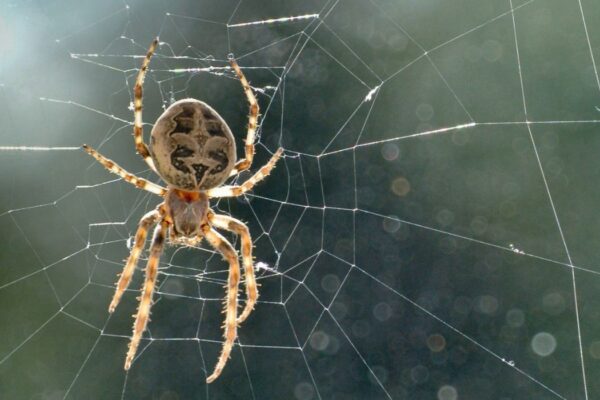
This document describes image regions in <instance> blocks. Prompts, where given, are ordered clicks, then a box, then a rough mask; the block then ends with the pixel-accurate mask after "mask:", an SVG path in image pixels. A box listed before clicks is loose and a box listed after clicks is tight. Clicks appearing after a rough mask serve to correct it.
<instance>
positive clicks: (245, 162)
mask: <svg viewBox="0 0 600 400" xmlns="http://www.w3.org/2000/svg"><path fill="white" fill-rule="evenodd" d="M229 63H230V64H231V68H233V70H234V71H235V73H236V74H237V76H238V78H239V80H240V82H241V83H242V87H243V88H244V93H246V98H247V99H248V103H249V104H250V112H249V115H248V133H247V135H246V142H245V147H244V149H245V152H246V158H244V159H242V160H240V161H238V162H237V163H236V164H235V168H234V169H233V170H232V171H231V174H230V176H233V175H236V174H239V173H240V172H242V171H245V170H247V169H248V168H250V166H251V165H252V159H253V158H254V139H255V137H256V127H257V124H258V113H259V107H258V101H257V100H256V96H254V93H253V92H252V88H251V87H250V84H248V80H247V79H246V76H244V73H243V72H242V70H241V69H240V67H239V65H238V63H237V61H235V59H233V58H231V59H230V60H229Z"/></svg>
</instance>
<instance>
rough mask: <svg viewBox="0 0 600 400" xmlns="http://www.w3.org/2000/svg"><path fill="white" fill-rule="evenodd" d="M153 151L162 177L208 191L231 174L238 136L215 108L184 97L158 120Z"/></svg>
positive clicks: (171, 181) (177, 183)
mask: <svg viewBox="0 0 600 400" xmlns="http://www.w3.org/2000/svg"><path fill="white" fill-rule="evenodd" d="M150 154H151V155H152V159H153V160H154V164H155V165H156V169H157V170H158V173H159V174H160V176H161V177H162V178H163V179H164V180H165V181H167V182H168V183H170V184H171V185H173V186H175V187H178V188H180V189H184V190H206V189H210V188H213V187H216V186H219V185H221V184H222V183H223V182H225V180H226V179H227V178H228V177H229V173H230V172H231V170H232V169H233V167H234V166H235V158H236V155H235V139H234V137H233V134H232V133H231V130H230V129H229V127H228V126H227V123H225V121H224V120H223V118H221V116H220V115H219V114H218V113H217V112H216V111H215V110H214V109H213V108H212V107H210V106H209V105H208V104H206V103H203V102H201V101H199V100H195V99H184V100H179V101H177V102H175V103H173V104H172V105H171V106H170V107H169V108H167V110H166V111H165V112H164V113H163V114H162V115H161V116H160V117H159V118H158V120H157V121H156V124H155V125H154V128H153V129H152V141H151V148H150Z"/></svg>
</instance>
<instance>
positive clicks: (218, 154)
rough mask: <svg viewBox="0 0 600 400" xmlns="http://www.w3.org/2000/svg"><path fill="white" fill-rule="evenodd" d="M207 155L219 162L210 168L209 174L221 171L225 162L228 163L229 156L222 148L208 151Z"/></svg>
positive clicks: (225, 166)
mask: <svg viewBox="0 0 600 400" xmlns="http://www.w3.org/2000/svg"><path fill="white" fill-rule="evenodd" d="M208 156H209V157H210V158H212V159H213V160H215V161H217V162H218V163H219V164H217V165H216V166H215V167H214V168H213V169H211V170H210V174H211V175H215V174H218V173H220V172H223V170H224V169H225V168H227V164H229V158H228V157H227V154H225V152H224V151H223V150H217V151H209V152H208Z"/></svg>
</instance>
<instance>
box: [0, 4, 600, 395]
mask: <svg viewBox="0 0 600 400" xmlns="http://www.w3.org/2000/svg"><path fill="white" fill-rule="evenodd" d="M1 7H2V9H3V11H4V12H3V14H5V15H6V17H2V18H1V19H0V44H1V45H2V49H3V53H4V54H5V56H4V57H3V61H2V64H1V66H2V77H1V78H0V93H1V97H0V99H1V100H0V101H1V104H2V106H3V110H4V112H3V118H2V119H1V120H0V129H1V130H0V165H1V166H0V168H1V170H2V172H3V173H2V175H1V176H2V178H1V179H2V181H1V183H2V187H3V188H4V190H2V192H1V194H0V207H1V208H0V221H1V223H0V229H1V232H2V238H3V240H2V241H1V242H0V249H1V250H0V302H1V303H0V304H1V309H2V312H1V313H0V316H1V323H0V327H1V328H0V336H1V337H2V339H3V340H2V341H1V345H0V394H1V397H2V398H7V399H25V398H32V399H81V398H93V399H117V398H122V399H147V398H155V399H161V400H164V399H191V398H194V399H217V398H228V399H229V398H239V399H299V400H309V399H342V398H343V399H351V398H357V399H358V398H360V399H364V398H368V399H431V398H437V399H439V400H455V399H475V398H477V399H483V398H489V399H532V398H535V399H553V398H560V399H590V398H597V397H598V396H600V380H598V379H595V378H596V376H598V374H599V373H600V368H599V361H598V360H599V359H600V337H599V336H598V333H597V332H598V331H599V328H600V324H599V322H598V319H599V314H598V310H599V309H600V307H599V306H600V302H599V301H598V300H597V296H598V295H597V293H598V291H597V287H598V282H599V280H598V274H599V273H600V269H599V268H600V267H598V266H597V258H598V250H597V249H598V245H597V240H595V239H596V238H597V237H598V234H600V228H599V226H600V218H599V217H598V213H597V211H596V209H597V207H596V205H597V204H598V201H599V200H600V190H599V189H597V185H596V184H595V182H596V180H597V178H598V171H599V170H600V169H599V168H600V167H599V166H598V163H597V161H596V160H597V154H598V151H597V149H598V148H599V146H600V139H598V136H597V133H596V132H597V129H598V124H599V123H600V120H599V119H598V112H599V111H600V108H599V106H600V103H599V102H598V100H597V99H598V91H599V90H600V81H599V79H598V71H597V66H596V62H595V59H594V57H595V55H596V54H597V52H598V44H599V43H600V31H599V30H598V29H597V27H596V26H597V25H598V24H597V22H598V20H599V18H600V7H599V6H598V5H597V4H595V3H594V2H592V1H589V0H573V1H559V0H545V1H544V0H507V1H481V0H464V1H461V2H443V1H439V0H422V1H419V2H414V1H407V0H401V1H391V0H370V1H362V0H343V1H339V0H337V1H336V0H311V1H303V2H299V1H298V2H292V1H286V2H279V1H272V2H271V1H270V2H265V1H261V2H259V1H251V0H222V1H220V2H214V1H201V2H194V3H192V2H179V1H175V2H169V3H164V4H160V3H158V2H150V3H148V2H141V1H138V2H132V3H127V4H125V3H122V2H118V1H112V2H102V4H94V5H88V4H85V5H83V4H79V3H75V2H70V1H63V0H61V1H57V2H52V3H49V4H46V5H41V4H30V3H26V4H13V3H7V4H4V5H2V6H1ZM157 35H158V36H160V41H161V44H160V46H159V48H158V50H157V53H156V55H155V57H154V58H153V60H152V64H151V67H150V71H149V73H148V77H147V79H146V84H145V92H144V95H145V98H144V106H145V108H144V120H145V130H146V137H147V136H148V132H149V130H150V129H151V126H152V122H153V121H154V120H155V119H156V118H157V117H158V116H159V115H160V113H161V112H162V110H163V109H164V108H165V107H167V106H168V105H169V104H171V103H172V102H173V101H175V100H178V99H182V98H185V97H194V98H198V99H201V100H204V101H206V102H208V103H209V104H211V105H212V106H213V107H214V108H215V109H217V110H218V111H219V112H220V113H221V115H222V116H223V117H224V118H225V120H226V121H228V123H229V124H230V127H231V128H232V131H233V132H234V133H235V135H236V138H237V139H238V140H239V142H238V145H239V146H238V149H240V148H241V144H242V140H243V138H244V135H245V125H246V123H247V104H246V100H245V97H244V95H243V92H242V89H241V86H240V84H239V82H238V81H237V79H236V78H235V75H234V74H233V73H232V71H231V70H230V69H229V68H228V64H227V55H228V54H229V53H233V54H235V56H236V58H237V60H238V62H239V64H240V65H241V66H242V68H243V70H244V72H245V74H246V75H247V77H248V79H249V81H250V83H251V85H252V86H253V88H254V90H255V93H256V94H257V97H258V99H259V102H260V105H261V113H262V115H263V116H262V118H261V120H260V129H259V137H258V139H257V156H256V160H255V162H254V165H253V168H252V171H255V170H256V169H257V168H258V167H259V166H260V165H262V164H264V163H265V162H266V161H267V159H268V157H269V155H270V154H271V153H272V152H273V151H274V150H275V149H276V148H277V147H278V146H282V147H283V148H284V149H285V156H284V158H283V159H282V160H281V161H280V162H279V165H278V166H277V168H276V169H275V170H274V171H273V173H272V175H271V176H269V177H268V179H266V180H265V181H264V182H263V183H261V184H260V185H259V186H258V187H257V188H256V189H255V190H254V191H253V192H252V193H250V194H248V195H246V196H245V197H243V198H239V199H232V200H222V201H220V202H218V203H215V204H214V205H213V208H214V209H215V210H216V211H217V212H219V213H224V214H229V215H232V216H235V217H236V218H239V219H242V220H244V221H246V222H247V224H248V226H249V228H250V231H251V233H252V235H253V240H254V245H255V249H254V251H255V258H256V267H257V269H258V271H257V274H258V281H259V283H260V285H261V286H260V298H259V303H258V306H257V307H256V309H255V311H254V312H253V314H252V315H251V316H250V318H249V319H248V320H247V321H246V322H245V323H244V324H243V326H242V327H241V328H240V330H239V340H238V342H237V343H236V346H235V347H234V350H233V353H232V357H231V359H230V360H229V362H228V364H227V366H226V368H225V370H224V372H223V374H222V375H221V377H220V378H219V379H218V380H217V381H216V382H215V383H214V384H211V385H206V384H205V383H204V381H205V379H206V376H207V375H208V374H210V373H211V372H212V369H213V367H214V365H215V363H216V360H217V357H218V354H219V352H220V349H221V340H222V339H221V336H222V332H221V324H222V321H223V315H222V314H221V308H222V306H221V302H222V299H223V297H224V289H223V284H224V283H225V281H226V276H227V265H226V263H225V262H224V261H223V260H222V259H221V257H220V256H219V255H217V254H215V253H214V252H213V251H212V250H211V249H210V248H209V247H208V246H205V245H204V244H201V245H200V246H198V248H182V247H176V246H171V247H169V248H167V250H166V251H165V253H164V254H163V256H162V259H161V264H160V272H159V288H158V292H157V294H156V295H155V304H154V306H153V309H152V322H151V323H150V325H149V329H148V331H147V332H146V334H145V336H144V339H143V340H142V344H141V346H140V349H139V350H138V354H137V358H136V359H135V362H134V365H133V367H132V369H131V370H130V371H129V372H128V373H125V372H124V371H123V368H122V366H123V362H124V357H125V353H126V349H127V343H128V340H129V337H130V335H131V323H132V318H131V314H132V313H134V312H135V309H136V303H137V302H136V299H135V297H136V295H137V294H136V292H137V291H138V289H139V288H140V287H141V282H142V277H143V272H142V270H143V266H144V261H145V258H143V260H141V262H140V266H139V267H138V270H137V272H136V276H135V278H134V281H133V282H132V284H131V286H130V290H128V291H127V292H126V294H125V296H124V298H123V300H122V303H121V304H120V305H119V307H118V309H117V311H116V312H115V313H114V315H112V316H111V315H109V314H108V312H107V305H108V303H109V301H110V298H111V296H112V293H113V291H114V286H113V283H114V281H115V279H116V278H115V276H116V274H117V273H118V272H120V270H121V269H122V265H123V260H124V259H125V258H126V257H127V255H128V253H129V249H130V247H131V243H132V236H133V234H134V232H135V229H136V226H137V222H138V221H139V219H140V217H141V216H142V215H143V214H144V213H146V212H147V211H149V210H151V209H153V208H154V207H155V206H156V204H158V203H159V201H160V200H159V198H158V197H156V196H154V195H151V194H148V193H145V192H141V191H139V190H137V189H135V188H134V187H132V186H131V185H129V184H127V183H125V182H123V181H122V180H121V179H116V178H115V176H113V175H110V174H109V173H108V172H106V171H105V170H104V169H103V168H102V167H101V166H100V165H98V164H97V163H95V162H93V160H92V159H91V158H90V157H89V156H87V155H86V154H84V153H83V152H82V151H80V150H79V146H80V145H81V144H82V143H88V144H90V145H92V146H94V147H96V148H97V149H98V150H99V151H101V152H102V153H103V154H105V155H106V156H107V157H109V158H111V159H113V160H115V161H117V162H118V163H119V164H121V165H122V166H123V167H125V168H126V169H127V170H129V171H132V172H134V173H136V174H137V175H140V176H143V177H146V178H148V179H151V180H153V181H156V182H158V179H157V177H156V176H155V175H154V174H153V173H151V172H150V171H149V170H148V169H147V168H146V166H145V164H144V163H143V161H142V160H141V159H140V158H139V157H138V156H137V155H135V153H134V146H133V141H132V138H131V131H132V112H131V100H132V87H133V80H134V79H135V75H136V73H137V69H138V68H139V65H140V62H141V59H142V58H143V57H144V54H145V51H146V49H147V46H148V44H149V43H150V41H151V40H152V38H153V37H155V36H157ZM249 174H250V173H248V174H242V176H241V177H239V178H238V181H242V180H244V179H245V178H247V177H248V176H249ZM229 237H230V239H231V240H232V241H234V242H235V244H236V245H238V243H237V241H236V238H235V237H232V236H229ZM242 300H243V296H242Z"/></svg>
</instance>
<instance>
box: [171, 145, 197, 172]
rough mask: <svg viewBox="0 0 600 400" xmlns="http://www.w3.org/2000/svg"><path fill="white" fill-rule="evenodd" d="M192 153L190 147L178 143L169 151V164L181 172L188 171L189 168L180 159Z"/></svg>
mask: <svg viewBox="0 0 600 400" xmlns="http://www.w3.org/2000/svg"><path fill="white" fill-rule="evenodd" d="M192 155H194V151H193V150H192V149H190V148H189V147H185V146H182V145H180V144H178V145H177V148H176V149H175V150H174V151H173V152H172V153H171V164H172V165H173V166H174V167H175V168H177V169H178V170H180V171H181V172H185V173H190V169H189V168H188V167H187V166H186V165H185V163H184V162H183V160H181V159H182V158H185V157H189V156H192Z"/></svg>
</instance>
